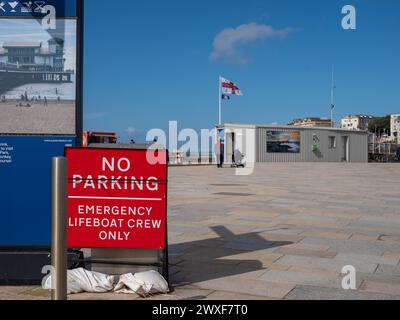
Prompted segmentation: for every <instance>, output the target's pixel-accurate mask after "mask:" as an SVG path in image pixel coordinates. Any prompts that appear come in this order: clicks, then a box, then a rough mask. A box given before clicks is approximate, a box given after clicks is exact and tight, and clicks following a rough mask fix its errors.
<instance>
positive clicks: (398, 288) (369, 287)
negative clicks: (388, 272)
mask: <svg viewBox="0 0 400 320" xmlns="http://www.w3.org/2000/svg"><path fill="white" fill-rule="evenodd" d="M361 291H365V292H376V293H382V294H389V295H396V296H400V282H381V281H365V282H364V283H363V285H362V287H361Z"/></svg>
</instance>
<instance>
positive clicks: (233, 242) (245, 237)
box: [169, 226, 293, 287]
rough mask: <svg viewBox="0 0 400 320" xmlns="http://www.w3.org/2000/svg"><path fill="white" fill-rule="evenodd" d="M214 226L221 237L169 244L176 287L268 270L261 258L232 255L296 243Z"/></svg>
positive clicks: (172, 279)
mask: <svg viewBox="0 0 400 320" xmlns="http://www.w3.org/2000/svg"><path fill="white" fill-rule="evenodd" d="M211 229H212V230H213V231H214V232H215V233H216V234H217V235H218V237H215V238H211V239H205V240H199V241H191V242H185V243H179V244H173V245H170V246H169V252H170V256H171V257H172V259H171V260H172V263H171V264H170V279H171V284H172V285H173V286H174V287H179V286H182V285H188V284H192V283H195V282H203V281H208V280H213V279H219V278H223V277H229V276H233V275H240V274H244V273H249V272H254V271H258V270H265V269H266V268H265V267H264V266H263V263H262V262H261V261H260V260H261V259H260V260H256V259H254V260H253V259H251V260H248V259H246V256H245V255H243V258H242V259H230V258H229V257H230V256H235V255H240V254H246V253H251V252H255V251H259V250H267V249H272V248H276V247H281V246H285V245H290V244H292V243H293V242H289V241H268V240H267V239H265V238H263V237H262V236H260V234H259V233H257V232H255V233H245V234H234V233H232V232H231V231H230V230H229V229H228V228H226V227H225V226H215V227H211ZM264 253H265V252H264ZM260 254H262V253H260ZM252 256H254V254H253V255H252ZM225 257H228V258H225ZM260 258H261V257H260ZM174 261H175V262H174Z"/></svg>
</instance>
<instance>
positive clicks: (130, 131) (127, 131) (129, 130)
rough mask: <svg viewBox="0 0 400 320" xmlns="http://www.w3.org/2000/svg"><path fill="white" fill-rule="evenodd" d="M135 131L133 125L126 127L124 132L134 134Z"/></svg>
mask: <svg viewBox="0 0 400 320" xmlns="http://www.w3.org/2000/svg"><path fill="white" fill-rule="evenodd" d="M135 132H136V129H135V128H133V127H129V128H127V129H125V133H127V134H134V133H135Z"/></svg>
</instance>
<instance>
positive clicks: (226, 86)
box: [221, 77, 243, 96]
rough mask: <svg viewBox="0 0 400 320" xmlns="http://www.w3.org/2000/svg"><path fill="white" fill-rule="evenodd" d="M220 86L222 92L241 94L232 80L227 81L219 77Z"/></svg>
mask: <svg viewBox="0 0 400 320" xmlns="http://www.w3.org/2000/svg"><path fill="white" fill-rule="evenodd" d="M221 86H222V93H223V94H234V95H236V96H242V95H243V93H242V91H241V90H240V89H239V87H238V86H236V85H235V84H234V83H233V82H232V81H229V80H227V79H225V78H222V77H221Z"/></svg>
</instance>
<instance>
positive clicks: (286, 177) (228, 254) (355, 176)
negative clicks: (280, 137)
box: [0, 163, 400, 300]
mask: <svg viewBox="0 0 400 320" xmlns="http://www.w3.org/2000/svg"><path fill="white" fill-rule="evenodd" d="M169 179H170V180H169V212H168V216H169V242H170V243H169V245H170V247H169V249H170V263H171V267H170V274H171V281H172V285H173V287H174V289H175V290H174V292H172V293H171V294H168V295H160V296H154V297H152V298H150V299H199V300H201V299H238V300H246V299H400V264H399V260H400V197H399V196H400V188H399V181H400V165H399V164H313V163H296V164H282V163H281V164H278V163H271V164H259V165H257V167H256V170H255V172H254V174H253V175H250V176H236V175H235V171H234V169H230V168H225V169H217V168H215V167H180V168H171V169H170V177H169ZM346 265H352V266H354V267H355V269H356V271H357V273H356V285H357V289H356V290H350V291H347V290H343V289H342V286H341V282H342V278H343V275H341V270H342V268H343V267H344V266H346ZM4 298H11V299H47V298H48V294H47V293H46V292H44V291H43V290H42V289H40V288H33V287H17V288H9V287H3V288H0V299H4ZM69 298H70V299H128V300H132V299H139V297H137V296H134V295H114V294H97V295H96V294H80V295H72V296H70V297H69Z"/></svg>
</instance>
